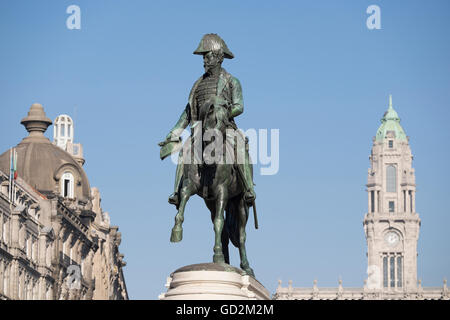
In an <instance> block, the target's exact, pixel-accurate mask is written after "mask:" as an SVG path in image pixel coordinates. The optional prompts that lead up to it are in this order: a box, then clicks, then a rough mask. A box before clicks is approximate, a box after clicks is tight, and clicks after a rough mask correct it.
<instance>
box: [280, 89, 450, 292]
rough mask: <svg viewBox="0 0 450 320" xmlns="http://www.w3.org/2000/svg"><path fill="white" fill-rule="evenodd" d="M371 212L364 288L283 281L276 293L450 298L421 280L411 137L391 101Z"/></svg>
mask: <svg viewBox="0 0 450 320" xmlns="http://www.w3.org/2000/svg"><path fill="white" fill-rule="evenodd" d="M369 159H370V163H371V167H370V168H369V170H368V179H367V192H368V212H367V213H366V214H365V216H364V220H363V226H364V232H365V236H366V241H367V258H368V267H367V273H368V278H367V280H365V281H364V287H363V288H344V287H343V286H342V280H339V286H338V287H337V288H318V287H317V281H316V280H314V284H313V287H312V288H293V287H292V281H289V285H288V287H282V285H281V281H280V282H279V286H278V289H277V291H276V293H275V295H274V299H294V300H308V299H327V300H328V299H450V292H449V291H448V289H447V281H446V280H444V284H443V286H442V287H436V288H433V287H428V288H423V287H422V285H421V281H420V280H419V281H417V255H418V254H417V241H418V239H419V230H420V218H419V215H418V213H417V212H416V207H415V193H416V182H415V172H414V168H413V167H412V160H413V156H412V154H411V149H410V146H409V137H407V136H406V134H405V131H404V130H403V128H402V126H401V125H400V118H399V116H398V114H397V112H396V111H395V110H394V108H393V107H392V97H389V107H388V110H387V111H386V112H385V114H384V116H383V118H382V119H381V125H380V127H379V128H378V131H377V133H376V135H375V137H374V138H373V146H372V152H371V155H370V157H369Z"/></svg>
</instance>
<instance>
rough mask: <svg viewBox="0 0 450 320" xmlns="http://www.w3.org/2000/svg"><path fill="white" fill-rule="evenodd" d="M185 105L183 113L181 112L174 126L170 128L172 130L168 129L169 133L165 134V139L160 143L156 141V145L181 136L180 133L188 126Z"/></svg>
mask: <svg viewBox="0 0 450 320" xmlns="http://www.w3.org/2000/svg"><path fill="white" fill-rule="evenodd" d="M187 109H188V108H187V107H186V109H185V110H184V111H183V113H182V114H181V116H180V118H179V119H178V121H177V123H176V124H175V126H174V127H173V128H172V130H170V132H169V134H168V135H167V136H166V139H165V140H164V141H162V142H160V143H158V145H159V146H160V147H162V146H164V145H166V144H167V143H169V142H171V141H174V140H177V139H179V137H180V136H181V134H182V133H183V130H184V129H185V128H186V127H187V126H188V124H189V119H188V113H187Z"/></svg>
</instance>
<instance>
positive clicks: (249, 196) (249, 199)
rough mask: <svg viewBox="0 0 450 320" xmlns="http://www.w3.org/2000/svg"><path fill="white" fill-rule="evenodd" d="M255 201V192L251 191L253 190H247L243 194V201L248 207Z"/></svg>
mask: <svg viewBox="0 0 450 320" xmlns="http://www.w3.org/2000/svg"><path fill="white" fill-rule="evenodd" d="M255 199H256V194H255V192H254V191H253V190H251V189H250V190H247V191H246V192H245V193H244V201H245V202H246V203H247V204H248V205H251V204H253V201H255Z"/></svg>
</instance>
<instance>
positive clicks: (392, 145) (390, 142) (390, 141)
mask: <svg viewBox="0 0 450 320" xmlns="http://www.w3.org/2000/svg"><path fill="white" fill-rule="evenodd" d="M393 147H394V140H389V148H390V149H392V148H393Z"/></svg>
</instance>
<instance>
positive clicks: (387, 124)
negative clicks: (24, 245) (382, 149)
mask: <svg viewBox="0 0 450 320" xmlns="http://www.w3.org/2000/svg"><path fill="white" fill-rule="evenodd" d="M389 131H393V132H394V133H395V138H396V139H397V140H404V141H406V140H407V138H406V134H405V131H404V130H403V128H402V126H401V125H400V118H399V116H398V114H397V111H395V110H394V108H392V96H391V95H390V96H389V108H388V110H387V111H386V112H385V113H384V116H383V118H382V119H381V126H380V127H379V128H378V131H377V135H376V136H375V138H376V140H377V141H383V140H384V138H385V137H386V134H387V133H388V132H389Z"/></svg>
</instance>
